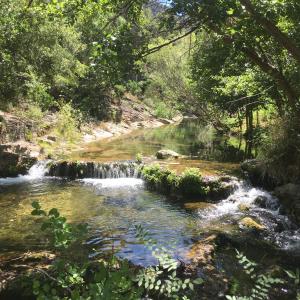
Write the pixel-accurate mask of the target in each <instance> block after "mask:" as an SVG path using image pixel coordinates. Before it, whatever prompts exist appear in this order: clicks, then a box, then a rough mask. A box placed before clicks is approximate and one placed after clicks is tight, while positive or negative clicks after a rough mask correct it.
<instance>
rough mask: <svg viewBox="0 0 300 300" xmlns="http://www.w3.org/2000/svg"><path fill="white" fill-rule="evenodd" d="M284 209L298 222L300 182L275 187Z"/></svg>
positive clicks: (299, 213) (299, 217) (299, 214)
mask: <svg viewBox="0 0 300 300" xmlns="http://www.w3.org/2000/svg"><path fill="white" fill-rule="evenodd" d="M275 195H276V196H277V197H278V198H279V200H280V202H281V204H282V205H283V207H284V210H285V211H286V213H287V214H288V215H290V216H291V217H292V218H293V219H294V221H296V222H297V223H298V224H300V184H294V183H288V184H285V185H282V186H279V187H277V188H276V189H275Z"/></svg>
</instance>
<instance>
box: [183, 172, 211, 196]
mask: <svg viewBox="0 0 300 300" xmlns="http://www.w3.org/2000/svg"><path fill="white" fill-rule="evenodd" d="M178 189H179V191H180V192H181V193H182V194H183V195H184V196H205V195H206V194H207V192H208V188H207V187H206V186H205V184H204V182H203V180H202V176H201V173H200V171H199V169H197V168H190V169H186V170H185V171H184V172H183V174H182V175H181V176H180V178H179V184H178Z"/></svg>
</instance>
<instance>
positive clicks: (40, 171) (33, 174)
mask: <svg viewBox="0 0 300 300" xmlns="http://www.w3.org/2000/svg"><path fill="white" fill-rule="evenodd" d="M50 162H51V161H50V160H41V161H38V162H37V163H35V164H34V165H33V166H32V167H31V168H30V169H29V171H28V174H27V175H19V176H18V177H8V178H0V185H7V184H18V183H22V182H26V181H33V180H40V179H42V178H43V177H44V176H45V175H46V173H47V172H48V169H49V164H50Z"/></svg>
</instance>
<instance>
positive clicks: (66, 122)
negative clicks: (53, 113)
mask: <svg viewBox="0 0 300 300" xmlns="http://www.w3.org/2000/svg"><path fill="white" fill-rule="evenodd" d="M81 118H82V116H81V113H80V112H79V111H77V110H75V109H74V108H73V107H72V106H71V104H65V105H62V106H61V108H60V111H59V112H58V114H57V123H56V128H55V133H56V134H57V136H58V137H59V138H60V139H61V140H62V141H66V142H75V141H77V140H78V139H79V138H80V131H79V129H78V128H79V125H80V122H81Z"/></svg>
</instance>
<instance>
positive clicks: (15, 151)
mask: <svg viewBox="0 0 300 300" xmlns="http://www.w3.org/2000/svg"><path fill="white" fill-rule="evenodd" d="M36 161H37V158H36V157H35V156H33V155H32V152H30V151H29V150H28V148H26V147H23V146H21V145H10V144H6V145H0V177H15V176H17V175H20V174H22V175H23V174H26V173H27V171H28V170H29V169H30V167H32V165H33V164H34V163H35V162H36Z"/></svg>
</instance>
